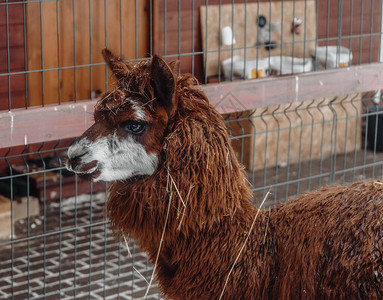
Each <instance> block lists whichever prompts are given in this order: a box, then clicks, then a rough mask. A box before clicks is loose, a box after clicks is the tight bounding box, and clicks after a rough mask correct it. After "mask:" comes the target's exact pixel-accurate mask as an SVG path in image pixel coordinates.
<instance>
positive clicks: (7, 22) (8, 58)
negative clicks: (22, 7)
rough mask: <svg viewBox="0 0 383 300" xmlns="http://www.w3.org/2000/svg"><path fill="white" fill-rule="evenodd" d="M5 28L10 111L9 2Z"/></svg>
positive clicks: (6, 9) (6, 10)
mask: <svg viewBox="0 0 383 300" xmlns="http://www.w3.org/2000/svg"><path fill="white" fill-rule="evenodd" d="M5 3H6V4H5V26H6V38H7V72H8V76H7V77H8V110H9V111H10V110H11V109H12V100H11V52H10V50H9V48H10V47H9V16H8V13H9V12H8V8H9V7H8V6H9V3H8V0H6V2H5Z"/></svg>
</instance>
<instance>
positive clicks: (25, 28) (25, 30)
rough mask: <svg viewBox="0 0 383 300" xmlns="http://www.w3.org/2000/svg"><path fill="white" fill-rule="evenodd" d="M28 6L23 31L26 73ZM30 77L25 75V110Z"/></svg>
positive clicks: (24, 14)
mask: <svg viewBox="0 0 383 300" xmlns="http://www.w3.org/2000/svg"><path fill="white" fill-rule="evenodd" d="M26 5H27V4H26V3H23V29H24V33H23V34H24V66H25V71H28V56H27V47H28V45H27V17H26V11H25V6H26ZM28 104H29V103H28V75H27V74H25V108H28Z"/></svg>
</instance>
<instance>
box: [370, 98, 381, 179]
mask: <svg viewBox="0 0 383 300" xmlns="http://www.w3.org/2000/svg"><path fill="white" fill-rule="evenodd" d="M374 113H376V115H375V124H374V130H375V131H374V150H373V155H372V175H371V178H375V163H376V147H377V141H378V121H379V116H380V111H379V106H378V105H377V104H375V103H374ZM370 147H371V146H370Z"/></svg>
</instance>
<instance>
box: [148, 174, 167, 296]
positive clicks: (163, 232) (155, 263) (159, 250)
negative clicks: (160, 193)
mask: <svg viewBox="0 0 383 300" xmlns="http://www.w3.org/2000/svg"><path fill="white" fill-rule="evenodd" d="M169 176H170V178H171V175H170V174H169ZM172 198H173V191H172V189H171V188H170V195H169V203H168V209H167V212H166V218H165V224H164V229H163V230H162V234H161V240H160V244H159V246H158V251H157V256H156V260H155V262H154V267H153V272H152V276H151V277H150V281H149V284H148V288H147V289H146V292H145V296H144V298H146V297H147V296H148V293H149V290H150V287H151V286H152V283H153V279H154V274H155V272H156V268H157V263H158V258H159V256H160V252H161V247H162V243H163V241H164V236H165V230H166V226H167V224H168V219H169V213H170V207H171V204H172Z"/></svg>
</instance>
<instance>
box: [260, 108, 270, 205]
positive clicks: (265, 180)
mask: <svg viewBox="0 0 383 300" xmlns="http://www.w3.org/2000/svg"><path fill="white" fill-rule="evenodd" d="M267 110H268V108H267V107H266V108H265V109H264V110H263V111H262V113H261V115H260V117H261V120H262V122H263V124H264V125H265V150H264V153H265V155H264V161H263V186H266V183H267V155H266V153H268V151H267V148H268V147H267V146H268V145H267V144H268V142H269V126H268V124H267V122H266V121H265V119H264V117H263V116H264V114H265V113H266V111H267ZM265 195H266V191H265V189H263V190H262V199H263V198H265Z"/></svg>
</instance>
